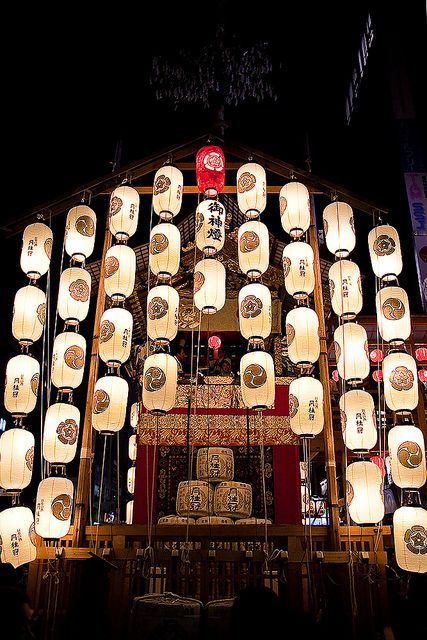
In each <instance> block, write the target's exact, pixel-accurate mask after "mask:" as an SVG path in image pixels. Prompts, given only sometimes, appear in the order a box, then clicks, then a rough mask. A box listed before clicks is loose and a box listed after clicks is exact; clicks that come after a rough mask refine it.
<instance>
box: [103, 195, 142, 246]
mask: <svg viewBox="0 0 427 640" xmlns="http://www.w3.org/2000/svg"><path fill="white" fill-rule="evenodd" d="M138 214H139V193H138V191H137V190H136V189H134V188H133V187H126V186H121V187H117V189H114V191H113V192H112V194H111V198H110V210H109V212H108V215H109V226H110V231H111V233H112V234H113V236H115V238H116V240H118V241H121V240H127V239H128V238H130V236H133V234H134V233H135V231H136V229H137V226H138Z"/></svg>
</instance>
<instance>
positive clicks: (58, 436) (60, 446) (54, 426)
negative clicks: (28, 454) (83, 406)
mask: <svg viewBox="0 0 427 640" xmlns="http://www.w3.org/2000/svg"><path fill="white" fill-rule="evenodd" d="M79 427H80V411H79V409H78V408H77V407H75V406H74V405H72V404H69V403H66V402H55V403H54V404H51V405H50V407H49V408H48V410H47V411H46V416H45V420H44V431H43V457H44V459H45V460H47V461H48V462H50V463H52V464H55V463H56V464H67V463H68V462H71V461H72V460H74V458H75V455H76V452H77V441H78V435H79Z"/></svg>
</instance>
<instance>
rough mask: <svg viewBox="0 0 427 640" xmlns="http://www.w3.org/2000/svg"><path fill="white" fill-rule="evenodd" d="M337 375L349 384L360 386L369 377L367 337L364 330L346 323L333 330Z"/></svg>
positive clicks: (359, 326)
mask: <svg viewBox="0 0 427 640" xmlns="http://www.w3.org/2000/svg"><path fill="white" fill-rule="evenodd" d="M334 341H335V356H336V361H337V369H338V373H339V375H340V376H341V378H343V379H344V380H346V381H347V382H349V383H350V384H360V383H361V382H362V381H363V380H364V379H365V378H366V377H367V376H368V375H369V353H368V337H367V335H366V331H365V328H364V327H362V325H360V324H356V323H355V322H346V323H345V324H342V325H340V326H339V327H337V328H336V329H335V332H334Z"/></svg>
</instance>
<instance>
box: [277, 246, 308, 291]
mask: <svg viewBox="0 0 427 640" xmlns="http://www.w3.org/2000/svg"><path fill="white" fill-rule="evenodd" d="M282 263H283V273H284V276H285V288H286V291H287V292H288V293H289V295H291V296H292V297H293V298H295V299H296V300H303V299H304V298H307V297H308V296H309V295H310V293H312V291H313V290H314V254H313V249H312V248H311V247H310V245H309V244H307V243H306V242H291V243H290V244H287V245H286V247H285V248H284V249H283V256H282Z"/></svg>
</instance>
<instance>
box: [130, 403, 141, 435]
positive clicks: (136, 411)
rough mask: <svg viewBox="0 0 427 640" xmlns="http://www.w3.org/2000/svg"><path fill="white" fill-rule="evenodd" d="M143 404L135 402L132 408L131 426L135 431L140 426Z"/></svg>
mask: <svg viewBox="0 0 427 640" xmlns="http://www.w3.org/2000/svg"><path fill="white" fill-rule="evenodd" d="M141 407H142V405H141V403H140V402H133V403H132V405H131V408H130V426H131V427H132V428H133V429H138V425H139V418H140V414H141Z"/></svg>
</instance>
